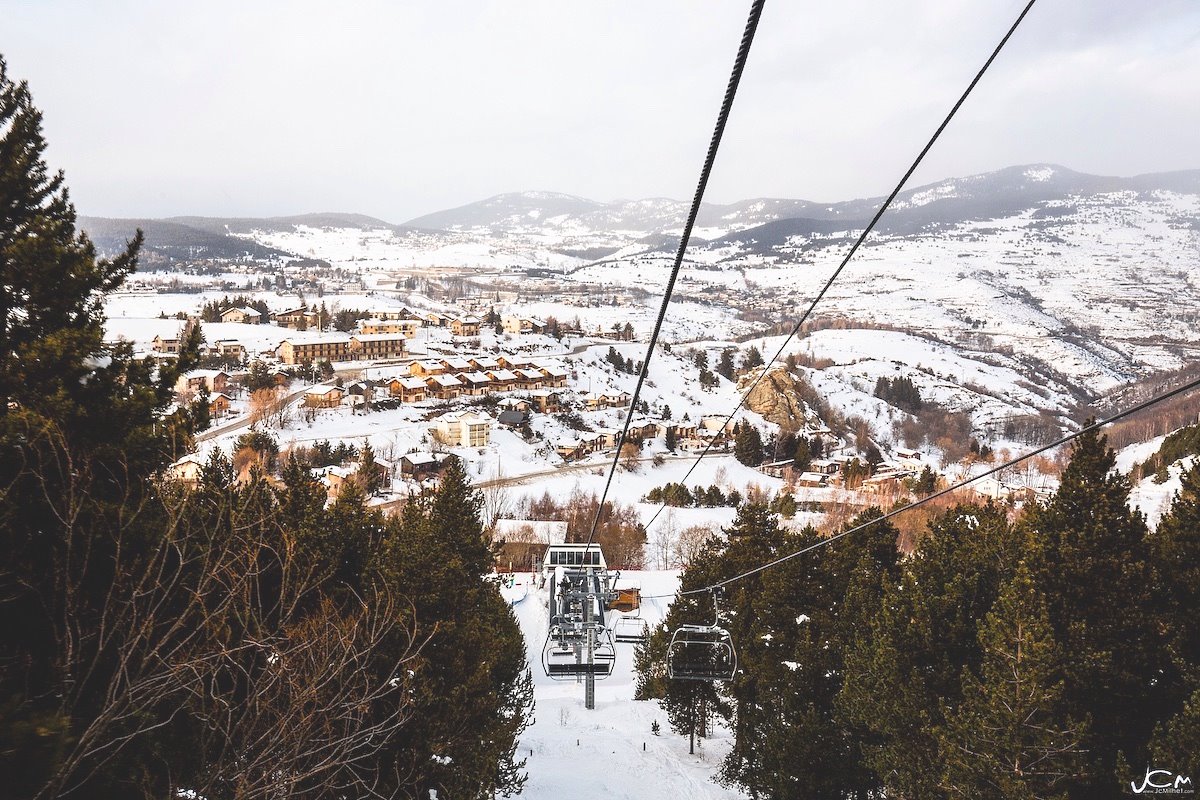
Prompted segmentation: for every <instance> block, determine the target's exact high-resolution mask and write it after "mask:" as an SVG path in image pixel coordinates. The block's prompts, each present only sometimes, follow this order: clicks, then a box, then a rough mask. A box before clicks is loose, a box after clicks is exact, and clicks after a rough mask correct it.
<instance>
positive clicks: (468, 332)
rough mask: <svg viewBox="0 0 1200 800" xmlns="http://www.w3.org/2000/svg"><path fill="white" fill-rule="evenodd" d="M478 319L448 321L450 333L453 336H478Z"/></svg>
mask: <svg viewBox="0 0 1200 800" xmlns="http://www.w3.org/2000/svg"><path fill="white" fill-rule="evenodd" d="M479 325H480V321H479V317H461V318H459V319H452V320H450V333H452V334H454V335H455V336H478V335H479Z"/></svg>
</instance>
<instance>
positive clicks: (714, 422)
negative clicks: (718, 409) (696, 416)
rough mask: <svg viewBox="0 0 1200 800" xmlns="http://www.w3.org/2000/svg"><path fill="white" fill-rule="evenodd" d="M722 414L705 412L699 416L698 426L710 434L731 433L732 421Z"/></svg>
mask: <svg viewBox="0 0 1200 800" xmlns="http://www.w3.org/2000/svg"><path fill="white" fill-rule="evenodd" d="M728 419H729V418H728V417H727V416H725V415H724V414H705V415H704V416H703V417H701V418H700V428H701V429H702V430H706V431H708V432H709V433H711V434H722V433H733V423H732V422H729V421H728Z"/></svg>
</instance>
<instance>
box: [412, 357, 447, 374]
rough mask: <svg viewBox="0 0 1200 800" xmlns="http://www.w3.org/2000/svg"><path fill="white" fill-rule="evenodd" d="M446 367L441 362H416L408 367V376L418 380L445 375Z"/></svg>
mask: <svg viewBox="0 0 1200 800" xmlns="http://www.w3.org/2000/svg"><path fill="white" fill-rule="evenodd" d="M445 371H446V367H445V365H444V364H442V362H440V361H433V360H426V361H414V362H412V363H411V364H409V365H408V374H409V375H412V376H413V377H417V378H428V377H429V376H430V375H441V374H443V373H445Z"/></svg>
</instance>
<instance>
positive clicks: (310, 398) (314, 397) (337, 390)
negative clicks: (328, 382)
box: [304, 386, 346, 408]
mask: <svg viewBox="0 0 1200 800" xmlns="http://www.w3.org/2000/svg"><path fill="white" fill-rule="evenodd" d="M345 396H346V390H345V389H343V388H342V387H340V386H313V387H312V388H311V389H307V390H305V392H304V405H306V406H308V407H310V408H337V407H338V406H340V405H341V404H342V398H343V397H345Z"/></svg>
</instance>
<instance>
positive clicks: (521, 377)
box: [516, 369, 544, 389]
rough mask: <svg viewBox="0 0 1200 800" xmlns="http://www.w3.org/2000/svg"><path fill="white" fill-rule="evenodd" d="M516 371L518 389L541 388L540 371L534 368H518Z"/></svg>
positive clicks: (541, 378)
mask: <svg viewBox="0 0 1200 800" xmlns="http://www.w3.org/2000/svg"><path fill="white" fill-rule="evenodd" d="M516 372H517V388H519V389H540V388H542V381H543V380H544V378H543V377H542V373H541V372H539V371H538V370H536V369H519V370H517V371H516Z"/></svg>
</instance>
